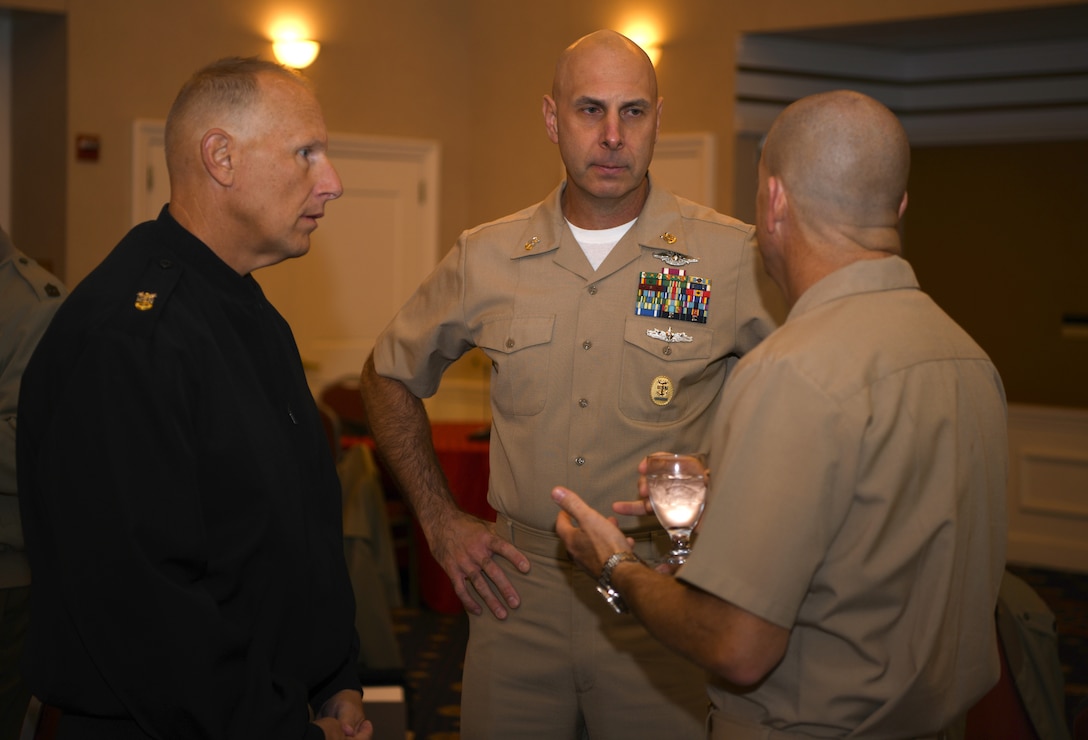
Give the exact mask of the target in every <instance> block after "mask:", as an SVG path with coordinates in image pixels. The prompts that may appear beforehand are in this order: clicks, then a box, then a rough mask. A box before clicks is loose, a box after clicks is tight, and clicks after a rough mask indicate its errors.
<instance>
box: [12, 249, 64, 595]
mask: <svg viewBox="0 0 1088 740" xmlns="http://www.w3.org/2000/svg"><path fill="white" fill-rule="evenodd" d="M66 295H67V291H66V290H65V289H64V285H62V284H61V282H60V281H59V280H57V278H56V277H54V276H53V275H52V274H50V273H49V272H47V271H46V270H45V269H44V268H42V267H41V266H39V265H38V263H37V262H35V261H34V260H32V259H30V258H29V257H27V256H26V255H25V254H23V253H22V252H20V251H18V250H16V249H15V248H14V247H12V246H11V244H10V242H9V241H8V239H7V234H5V233H4V232H3V231H0V588H11V587H15V586H25V585H27V584H29V583H30V566H29V565H28V564H27V562H26V556H25V554H24V553H23V531H22V527H21V526H20V523H19V499H18V497H17V496H16V495H15V494H16V482H15V429H16V411H17V410H18V406H19V385H20V380H21V379H22V375H23V369H24V368H25V367H26V363H27V360H29V359H30V355H31V354H32V353H33V352H34V348H35V347H37V345H38V339H39V338H40V337H41V335H42V333H43V332H44V331H45V328H46V327H47V326H48V325H49V322H50V320H52V318H53V314H54V313H56V310H57V308H58V307H59V306H60V304H61V301H62V300H63V299H64V296H66Z"/></svg>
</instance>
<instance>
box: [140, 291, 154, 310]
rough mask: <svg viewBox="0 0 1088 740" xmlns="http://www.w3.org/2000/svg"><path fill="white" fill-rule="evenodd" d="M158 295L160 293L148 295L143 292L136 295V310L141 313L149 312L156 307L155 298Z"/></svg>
mask: <svg viewBox="0 0 1088 740" xmlns="http://www.w3.org/2000/svg"><path fill="white" fill-rule="evenodd" d="M157 295H158V293H147V292H145V291H142V290H141V291H140V292H139V293H137V294H136V309H137V310H139V311H147V310H149V309H150V308H151V307H152V306H153V305H155V296H157Z"/></svg>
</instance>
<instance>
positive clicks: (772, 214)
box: [763, 176, 789, 231]
mask: <svg viewBox="0 0 1088 740" xmlns="http://www.w3.org/2000/svg"><path fill="white" fill-rule="evenodd" d="M788 211H789V198H788V197H787V196H786V189H785V188H784V187H783V186H782V181H781V180H780V179H779V178H777V177H774V176H769V177H768V178H767V212H766V213H765V214H764V220H765V221H766V223H765V224H763V226H764V228H766V229H767V230H768V231H775V230H776V228H777V225H778V224H780V223H782V222H783V221H785V220H786V213H787V212H788Z"/></svg>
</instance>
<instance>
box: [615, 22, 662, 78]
mask: <svg viewBox="0 0 1088 740" xmlns="http://www.w3.org/2000/svg"><path fill="white" fill-rule="evenodd" d="M621 33H623V35H624V36H626V37H627V38H629V39H631V40H632V41H634V42H635V43H636V44H638V45H639V46H640V47H641V48H642V50H643V51H644V52H646V56H648V57H650V63H651V64H653V65H654V66H655V67H656V66H657V62H658V61H659V60H660V59H661V34H660V32H658V30H657V28H656V27H655V26H654V25H653V24H652V23H650V22H648V21H643V22H638V23H632V24H631V25H629V26H627V28H626V30H624V31H622V32H621Z"/></svg>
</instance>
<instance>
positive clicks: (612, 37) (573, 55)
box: [552, 29, 657, 100]
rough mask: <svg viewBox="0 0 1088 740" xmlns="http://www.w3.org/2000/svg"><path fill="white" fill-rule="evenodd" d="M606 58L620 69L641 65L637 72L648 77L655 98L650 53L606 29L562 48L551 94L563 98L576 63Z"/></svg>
mask: <svg viewBox="0 0 1088 740" xmlns="http://www.w3.org/2000/svg"><path fill="white" fill-rule="evenodd" d="M608 62H612V63H613V64H612V65H611V66H615V67H618V68H621V69H630V68H631V67H637V68H641V69H640V72H641V74H642V75H644V76H645V78H646V80H647V84H648V88H647V89H648V90H649V91H650V99H651V100H656V99H657V74H656V73H655V72H654V65H653V63H652V62H651V61H650V57H648V56H647V55H646V52H645V51H643V50H642V47H640V46H639V45H638V44H636V43H635V42H634V41H632V40H631V39H629V38H627V37H626V36H624V35H623V34H622V33H617V32H616V31H611V30H608V29H603V30H600V31H594V32H593V33H590V34H586V35H585V36H583V37H582V38H580V39H578V40H577V41H575V42H574V43H573V44H571V45H570V46H568V47H567V48H566V49H564V50H563V52H562V53H561V54H560V55H559V61H557V62H556V64H555V77H554V78H553V80H552V97H553V98H555V99H556V100H561V99H562V97H563V94H564V92H565V87H566V85H567V84H568V83H569V80H570V78H571V76H572V75H574V74H576V72H575V67H577V66H579V65H585V64H591V65H594V66H597V65H602V64H607V63H608ZM617 62H618V63H617Z"/></svg>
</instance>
